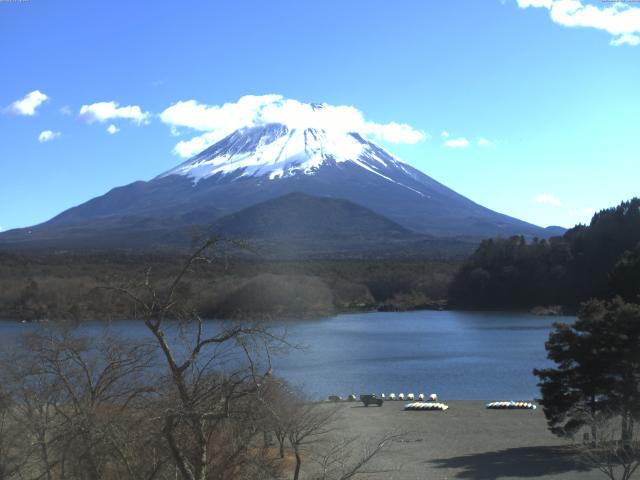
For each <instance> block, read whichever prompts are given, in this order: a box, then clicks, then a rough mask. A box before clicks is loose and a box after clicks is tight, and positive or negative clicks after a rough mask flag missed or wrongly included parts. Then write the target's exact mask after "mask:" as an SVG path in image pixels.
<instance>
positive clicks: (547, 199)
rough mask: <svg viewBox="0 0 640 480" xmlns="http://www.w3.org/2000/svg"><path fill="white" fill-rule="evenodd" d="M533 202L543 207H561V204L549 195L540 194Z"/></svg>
mask: <svg viewBox="0 0 640 480" xmlns="http://www.w3.org/2000/svg"><path fill="white" fill-rule="evenodd" d="M534 200H535V202H536V203H540V204H543V205H552V206H554V207H559V206H560V205H562V202H561V201H560V200H558V199H557V198H556V197H554V196H553V195H551V194H550V193H541V194H540V195H538V196H537V197H536V198H535V199H534Z"/></svg>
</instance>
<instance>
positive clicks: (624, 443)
mask: <svg viewBox="0 0 640 480" xmlns="http://www.w3.org/2000/svg"><path fill="white" fill-rule="evenodd" d="M588 428H589V429H590V431H591V432H594V431H595V432H597V436H596V437H592V438H589V437H588V436H584V440H585V441H584V442H583V443H582V444H578V445H576V449H577V452H578V455H579V457H580V458H581V459H582V460H583V461H584V462H585V463H587V464H588V465H590V466H592V467H593V468H596V469H598V470H600V471H601V472H602V473H603V474H604V475H605V476H606V477H607V478H609V479H610V480H629V479H630V478H631V477H632V476H633V474H634V473H635V472H636V470H638V468H639V467H640V427H638V426H637V425H634V426H633V427H632V429H631V430H629V426H628V425H626V424H625V423H624V421H621V419H620V416H619V415H615V414H606V413H604V412H603V413H600V414H598V415H597V416H595V417H590V418H589V424H588ZM623 429H624V431H623Z"/></svg>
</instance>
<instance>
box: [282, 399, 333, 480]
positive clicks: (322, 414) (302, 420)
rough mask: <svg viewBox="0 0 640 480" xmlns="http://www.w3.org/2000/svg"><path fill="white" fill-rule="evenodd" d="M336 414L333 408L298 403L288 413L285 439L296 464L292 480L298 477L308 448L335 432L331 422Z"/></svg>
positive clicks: (296, 479)
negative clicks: (288, 419) (288, 422)
mask: <svg viewBox="0 0 640 480" xmlns="http://www.w3.org/2000/svg"><path fill="white" fill-rule="evenodd" d="M337 413H338V408H337V407H335V406H329V405H322V404H319V403H307V402H302V401H298V402H297V405H295V407H294V408H293V409H292V411H291V412H290V413H289V416H290V424H289V425H288V427H287V438H288V439H289V443H290V444H291V448H292V449H293V454H294V455H295V459H296V464H295V469H294V472H293V480H298V478H299V477H300V468H301V467H302V458H303V453H304V452H305V451H306V450H310V447H311V446H312V445H314V444H317V443H319V442H321V441H323V440H324V439H326V436H327V434H329V433H330V432H332V431H333V430H335V425H334V424H333V420H334V419H335V417H336V415H337Z"/></svg>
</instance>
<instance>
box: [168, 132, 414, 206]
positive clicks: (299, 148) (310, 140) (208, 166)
mask: <svg viewBox="0 0 640 480" xmlns="http://www.w3.org/2000/svg"><path fill="white" fill-rule="evenodd" d="M344 162H350V163H352V164H354V165H357V166H359V167H360V168H363V169H365V170H367V171H369V172H371V173H373V174H375V175H378V176H380V177H382V178H383V179H385V180H387V181H390V182H394V183H398V184H400V185H402V186H405V187H406V188H408V189H410V190H413V191H414V192H415V193H417V194H418V195H423V194H422V193H421V192H419V191H418V190H414V189H412V188H411V187H408V186H406V185H403V184H402V183H401V182H398V181H397V180H394V179H392V178H390V177H389V176H387V175H385V174H384V173H383V171H385V170H388V169H389V168H395V169H398V170H401V171H403V172H404V173H409V171H408V169H406V168H405V165H406V164H404V162H402V161H401V160H400V159H398V158H396V157H394V156H392V155H391V154H389V153H387V152H386V151H385V150H384V149H382V148H381V147H379V146H378V145H376V144H375V143H373V142H372V141H371V140H368V139H365V138H364V137H363V136H361V135H360V134H358V133H355V132H339V131H332V132H327V131H326V130H323V129H317V128H290V127H287V126H286V125H282V124H277V123H274V124H267V125H263V126H257V127H247V128H242V129H240V130H237V131H236V132H234V133H233V134H231V135H229V136H228V137H227V138H225V139H223V140H222V141H220V142H218V143H216V144H215V145H213V146H211V147H209V148H208V149H206V150H204V151H203V152H202V153H200V154H198V155H196V156H195V157H193V158H191V159H189V160H187V161H186V162H184V163H182V164H181V165H179V166H177V167H176V168H174V169H172V170H169V171H168V172H166V173H164V174H162V175H160V176H159V177H157V178H162V177H167V176H170V175H186V176H188V177H190V178H192V179H193V180H194V181H195V182H198V181H200V180H202V179H205V178H208V177H211V176H214V175H228V174H233V175H234V177H236V178H238V179H239V178H243V177H260V176H266V177H268V178H269V179H270V180H275V179H282V178H287V177H291V176H294V175H301V174H303V175H314V174H315V173H317V172H318V170H319V169H320V168H322V167H323V166H330V165H333V164H340V163H344Z"/></svg>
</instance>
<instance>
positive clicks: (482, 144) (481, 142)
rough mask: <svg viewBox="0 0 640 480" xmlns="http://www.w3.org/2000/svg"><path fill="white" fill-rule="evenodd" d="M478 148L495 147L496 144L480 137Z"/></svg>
mask: <svg viewBox="0 0 640 480" xmlns="http://www.w3.org/2000/svg"><path fill="white" fill-rule="evenodd" d="M478 146H480V147H495V146H496V144H495V143H494V142H492V141H491V140H489V139H487V138H484V137H480V138H479V139H478Z"/></svg>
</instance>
